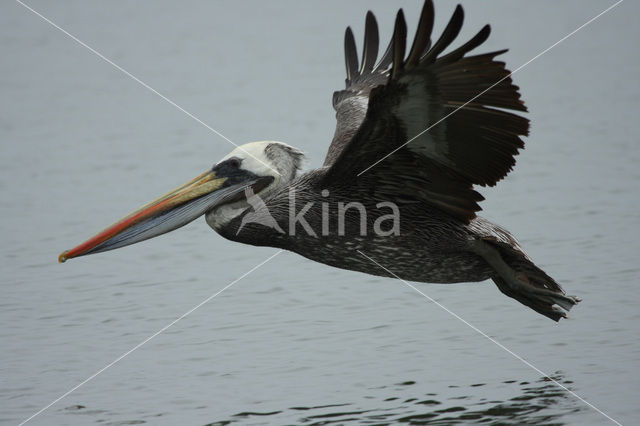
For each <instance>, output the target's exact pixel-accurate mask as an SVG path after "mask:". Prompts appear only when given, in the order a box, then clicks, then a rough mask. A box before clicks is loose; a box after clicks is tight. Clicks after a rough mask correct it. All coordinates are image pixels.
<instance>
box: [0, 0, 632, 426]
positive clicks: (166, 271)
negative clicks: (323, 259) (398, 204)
mask: <svg viewBox="0 0 640 426" xmlns="http://www.w3.org/2000/svg"><path fill="white" fill-rule="evenodd" d="M390 3H391V2H376V3H375V4H374V3H372V2H362V1H360V2H355V1H354V2H345V3H344V4H343V3H342V2H337V1H331V2H327V1H325V2H322V3H306V2H305V3H303V2H294V1H290V2H269V3H266V4H264V3H263V2H232V1H227V2H212V3H210V2H197V3H187V4H183V3H177V2H176V3H173V2H151V1H147V2H115V3H114V2H84V1H82V2H81V1H77V2H56V3H53V2H45V1H32V2H30V3H29V4H30V5H31V6H32V7H34V8H35V9H36V10H38V11H39V12H40V13H42V14H43V15H44V16H46V17H48V18H49V19H51V20H52V21H54V22H55V23H57V24H58V25H60V26H62V27H63V28H65V29H66V30H67V31H69V32H70V33H72V34H74V35H76V36H77V37H78V38H80V39H81V40H82V41H84V42H85V43H87V44H88V45H90V46H92V47H94V48H95V49H97V50H98V51H100V52H101V53H103V54H104V55H105V56H107V57H108V58H110V59H112V60H113V61H115V62H116V63H117V64H119V65H120V66H122V67H123V68H125V69H126V70H128V71H129V72H131V73H132V74H134V75H136V76H137V77H139V78H140V79H141V80H143V81H144V82H146V83H147V84H149V85H150V86H152V87H154V88H156V89H157V90H158V91H160V92H161V93H163V94H164V95H166V96H167V97H169V98H170V99H172V100H174V101H175V102H176V103H178V104H179V105H181V106H183V107H184V108H185V109H187V110H188V111H190V112H192V113H193V114H195V115H196V116H198V117H199V118H200V119H202V120H203V121H204V122H206V123H208V124H209V125H211V126H212V127H214V128H216V129H217V130H219V131H220V132H222V133H223V134H225V135H226V136H228V137H229V138H230V139H232V140H233V141H235V142H236V143H244V142H248V141H252V140H262V139H277V140H283V141H285V142H288V143H290V144H292V145H295V146H298V147H300V148H302V149H303V150H305V151H306V152H307V153H308V155H309V157H310V158H311V162H310V165H309V166H310V167H314V166H318V165H319V164H321V161H322V159H323V156H324V154H325V152H326V149H327V147H328V144H329V141H330V138H331V135H332V133H333V127H334V118H333V111H332V109H331V105H330V100H331V93H332V91H333V90H335V89H337V88H340V87H342V85H343V79H344V65H343V57H342V36H343V31H344V28H345V27H346V26H347V25H352V26H353V28H354V30H355V33H356V34H357V40H358V42H360V40H361V35H362V31H363V26H364V14H365V12H366V10H367V9H368V8H371V9H373V10H374V11H375V13H376V15H377V17H378V20H379V22H380V25H381V30H382V37H383V39H384V40H387V39H388V37H389V35H390V32H391V26H392V22H393V16H394V13H395V9H396V8H397V7H398V6H400V5H401V6H403V7H404V8H405V12H406V14H407V17H408V21H409V24H410V28H414V27H415V23H416V21H417V18H418V14H419V5H418V4H417V3H416V2H402V4H397V5H393V4H390ZM610 4H612V2H609V1H590V2H585V1H578V0H572V1H566V2H562V3H557V2H545V3H540V2H524V1H518V2H514V1H506V0H505V1H499V2H498V1H492V2H464V7H465V11H466V12H467V13H466V26H465V29H464V30H463V33H462V38H466V37H469V36H471V35H472V34H473V33H474V32H475V31H477V30H478V29H479V28H480V27H481V26H482V25H484V24H485V23H487V22H490V23H492V26H493V29H494V31H493V34H492V37H491V38H490V40H489V41H488V43H487V44H486V46H485V47H484V51H489V50H490V49H499V48H503V47H509V48H511V51H510V52H509V53H507V54H506V55H504V56H503V57H504V58H505V60H506V61H507V63H508V64H509V67H510V68H511V69H515V68H516V67H518V66H519V65H521V64H523V63H525V62H526V61H528V60H529V59H531V58H532V57H534V56H535V55H537V54H538V53H539V52H541V51H542V50H544V49H545V48H547V47H548V46H550V45H551V44H553V43H554V42H556V41H557V40H559V39H560V38H562V37H564V36H565V35H566V34H568V33H569V32H570V31H572V30H574V29H575V28H577V27H578V26H580V25H581V24H583V23H584V22H586V21H587V20H588V19H590V18H592V17H593V16H595V15H597V14H598V13H599V12H600V11H602V10H604V9H605V8H606V7H607V6H609V5H610ZM436 6H437V9H436V13H437V15H438V16H437V20H436V29H437V30H440V29H442V28H443V26H444V24H445V22H446V19H448V17H449V15H450V13H451V11H452V9H453V3H449V2H438V4H437V5H436ZM639 14H640V6H639V5H638V3H637V2H633V1H626V2H624V3H622V4H621V5H620V6H618V7H617V8H615V9H613V10H612V11H611V12H610V13H608V14H607V15H605V16H603V17H602V18H600V19H599V20H597V21H596V22H594V23H593V24H591V25H590V26H588V27H586V28H585V29H583V30H582V31H580V32H579V33H577V34H576V35H575V36H573V37H572V38H570V39H568V40H566V41H565V42H563V43H562V44H560V45H559V46H557V47H556V48H554V49H553V50H551V51H550V52H548V53H547V54H545V55H543V56H542V57H540V58H539V59H537V60H536V61H534V62H533V63H531V64H529V65H528V66H526V67H525V68H523V69H522V70H521V71H519V72H518V73H517V74H516V76H515V80H516V83H517V84H518V85H520V87H521V88H522V93H523V94H524V99H525V100H526V102H527V105H528V106H529V108H530V111H531V113H530V114H529V115H528V116H529V117H530V118H531V120H532V134H531V137H529V138H528V139H527V140H526V144H527V149H526V150H525V151H523V153H522V154H521V155H520V156H519V158H518V165H517V167H516V169H515V170H514V172H513V173H512V174H510V175H509V177H508V178H507V179H506V180H505V181H503V182H501V183H500V184H499V185H498V186H497V187H496V188H493V189H485V190H483V191H482V192H483V194H484V195H485V196H486V198H487V200H486V201H485V202H484V203H483V208H484V210H485V211H484V213H483V214H484V216H486V217H488V218H489V219H491V220H494V221H496V222H497V223H500V224H502V225H503V226H505V227H507V228H508V229H510V230H511V231H512V232H513V233H514V234H515V235H517V236H518V237H519V239H520V240H521V242H522V243H523V244H524V246H525V247H526V248H527V250H528V252H529V254H530V255H531V257H532V258H533V259H535V260H536V262H537V263H538V264H539V265H540V266H541V267H543V268H544V269H545V270H546V271H547V272H548V273H550V274H551V275H553V276H554V277H555V278H556V279H557V280H558V281H559V282H561V283H562V285H563V286H564V287H565V289H567V290H568V292H569V293H570V294H576V295H579V296H580V297H582V298H583V299H584V301H583V302H582V303H581V304H580V305H579V306H578V307H577V308H576V309H574V311H572V312H571V318H570V319H569V320H566V321H561V322H560V323H559V324H555V323H553V322H552V321H550V320H548V319H546V318H544V317H542V316H540V315H538V314H536V313H535V312H533V311H531V310H529V309H528V308H525V307H523V306H521V305H520V304H518V303H517V302H515V301H514V300H512V299H508V298H506V297H504V296H503V295H502V294H501V293H499V291H498V290H497V289H496V288H495V286H494V285H493V283H491V282H484V283H468V284H457V285H429V284H417V286H418V288H419V289H420V290H421V291H423V292H425V293H426V294H428V295H429V296H430V297H433V298H434V299H435V300H437V301H438V302H439V303H441V304H443V305H444V306H446V307H447V308H448V309H450V310H451V311H453V312H455V313H456V314H458V315H459V316H460V317H462V318H464V319H465V320H466V321H468V322H469V323H471V324H473V325H474V326H476V327H477V328H478V329H480V330H482V331H483V332H484V333H486V334H487V335H489V336H492V337H493V338H495V339H496V340H497V341H499V342H500V343H501V344H503V345H504V346H506V347H507V348H509V349H510V350H512V351H513V352H514V353H516V354H518V355H519V356H521V357H522V358H524V359H526V360H527V361H529V362H530V363H532V364H533V365H535V366H536V367H538V368H539V369H540V370H541V371H543V372H544V373H546V374H548V375H550V376H552V377H553V378H554V379H555V380H557V381H558V382H559V383H562V384H563V385H564V386H566V387H567V388H569V389H571V390H573V391H574V392H576V393H577V394H578V395H580V396H581V397H582V398H584V399H585V400H587V401H589V402H591V403H592V404H594V405H595V406H596V407H598V408H599V409H600V410H602V411H603V412H605V413H607V414H608V415H609V416H611V417H613V418H614V419H616V420H617V421H619V422H621V423H623V424H637V423H638V422H640V408H639V407H638V391H639V390H640V374H639V373H638V370H639V368H640V339H639V337H640V336H639V333H638V325H639V321H640V312H639V310H638V303H639V302H640V291H639V290H638V284H639V283H638V281H639V278H640V265H639V257H640V256H639V254H640V238H639V237H640V235H639V233H638V230H637V229H638V228H637V227H638V225H639V219H640V214H639V213H638V211H639V208H640V191H639V185H638V182H640V171H639V170H638V164H640V148H639V141H638V130H637V128H638V117H639V116H638V106H639V105H640V85H639V84H638V76H639V75H640V57H639V54H638V40H640V29H639V27H638V25H637V17H638V16H639ZM0 63H1V64H2V67H1V68H2V73H1V74H0V93H1V94H2V96H1V98H0V111H1V114H0V135H1V136H0V141H1V143H2V155H1V157H0V173H1V175H0V176H1V180H0V189H1V192H0V212H1V217H2V221H0V232H1V235H2V245H1V248H0V265H1V268H2V287H1V297H0V321H1V322H0V325H1V327H0V345H1V346H0V369H1V370H0V422H1V423H3V424H16V423H19V422H21V421H23V420H25V419H26V418H28V417H29V416H31V415H32V414H34V413H36V412H37V411H38V410H40V409H41V408H43V407H45V406H46V405H48V404H49V403H51V402H52V401H53V400H55V399H56V398H58V397H59V396H61V395H62V394H64V393H65V392H66V391H68V390H70V389H71V388H73V387H74V386H76V385H78V384H79V383H81V382H82V381H83V380H85V379H86V378H88V377H89V376H91V375H92V374H94V373H95V372H97V371H98V370H100V369H101V368H103V367H104V366H106V365H108V364H109V363H111V362H112V361H114V360H115V359H116V358H118V357H119V356H120V355H122V354H124V353H125V352H127V351H128V350H130V349H132V348H133V347H134V346H136V345H137V344H139V343H140V342H142V341H144V340H145V339H146V338H148V337H149V336H151V335H153V334H154V333H156V332H157V331H158V330H160V329H161V328H162V327H164V326H166V325H167V324H169V323H171V322H172V321H173V320H175V319H176V318H178V317H179V316H181V315H182V314H184V313H185V312H187V311H189V310H190V309H191V308H193V307H194V306H196V305H197V304H199V303H200V302H202V301H203V300H205V299H206V298H207V297H209V296H211V295H213V294H214V293H216V292H218V291H219V290H220V289H222V288H223V287H225V286H226V285H228V284H229V283H231V282H232V281H234V280H236V279H237V278H239V277H241V276H242V275H243V274H244V273H246V272H247V271H249V270H250V269H251V268H253V267H254V266H256V265H257V264H258V263H260V262H262V261H264V260H265V259H267V258H268V257H269V256H272V255H273V254H275V253H276V250H275V249H269V248H255V247H247V246H242V245H239V244H235V243H231V242H229V241H226V240H224V239H222V238H220V237H219V236H218V235H216V234H215V233H214V232H213V231H212V230H211V229H209V227H208V226H207V225H206V223H205V222H204V220H197V221H196V222H194V223H192V224H190V225H188V226H187V227H185V228H183V229H181V230H179V231H176V232H174V233H171V234H168V235H166V236H163V237H159V238H157V239H154V240H151V241H147V242H144V243H141V244H138V245H135V246H132V247H127V248H123V249H120V250H116V251H113V252H109V253H105V254H99V255H95V256H88V257H84V258H80V259H74V260H72V261H70V262H68V263H66V264H64V265H59V264H58V263H57V262H56V257H57V255H58V253H59V252H60V251H62V250H64V249H68V248H71V247H73V246H75V245H76V244H78V243H80V242H81V241H83V240H85V239H86V238H88V237H89V236H91V235H93V234H94V233H95V232H97V231H99V230H100V229H102V228H104V227H105V226H107V225H108V224H110V223H112V222H113V221H115V220H116V219H118V218H119V217H121V216H123V215H124V214H126V213H128V212H129V211H131V210H133V209H134V208H137V207H138V206H139V205H141V204H143V203H144V202H146V201H148V200H150V199H153V198H155V197H156V196H158V195H160V194H162V193H164V192H166V191H167V190H169V189H171V188H173V187H175V186H177V185H179V184H181V183H183V182H185V181H186V180H188V179H190V178H191V177H193V176H195V175H196V174H199V173H201V172H202V171H204V170H205V169H206V168H208V167H210V166H211V164H213V163H214V162H215V161H217V160H218V159H219V158H221V157H222V156H224V155H225V154H226V153H227V152H229V151H230V150H231V149H232V148H233V146H232V145H231V144H229V143H228V142H227V141H225V140H224V139H222V138H220V137H219V136H216V135H215V134H213V133H212V132H210V131H209V130H207V129H206V128H205V127H203V126H202V125H200V124H198V123H197V122H196V121H194V120H193V119H191V118H189V117H188V116H186V115H185V114H184V113H182V112H180V111H179V110H177V109H176V108H175V107H173V106H171V105H170V104H168V103H167V102H165V101H164V100H162V99H160V98H159V97H158V96H157V95H155V94H153V93H151V92H150V91H149V90H147V89H145V88H144V87H142V86H141V85H140V84H138V83H136V82H135V81H133V80H132V79H131V78H129V77H127V76H126V75H124V74H123V73H122V72H120V71H118V70H116V69H114V68H113V67H112V66H111V65H109V64H107V63H106V62H104V61H103V60H101V59H100V58H98V57H97V56H96V55H94V54H93V53H91V52H90V51H88V50H87V49H86V48H84V47H82V46H80V45H78V44H77V43H76V42H74V41H73V40H71V39H70V38H69V37H67V36H66V35H64V34H63V33H61V32H60V31H58V30H56V29H55V28H53V27H52V26H50V25H49V24H47V23H46V22H44V21H43V20H42V19H41V18H39V17H37V16H35V15H34V14H33V13H31V12H30V11H28V10H27V9H25V8H24V7H22V6H21V5H20V4H18V3H14V2H11V1H7V2H3V3H2V5H1V6H0ZM229 422H232V423H233V422H238V423H240V424H264V423H267V424H328V423H331V422H335V423H337V424H350V423H361V424H384V423H390V422H406V423H414V424H420V423H426V422H434V423H437V424H456V423H458V422H459V423H474V422H477V423H490V424H493V423H495V424H498V423H499V424H525V423H526V424H536V423H538V424H579V425H583V424H611V423H610V421H609V420H608V419H607V418H606V417H604V416H603V415H601V414H600V413H598V412H597V411H595V410H594V409H593V408H590V407H589V406H587V405H586V404H585V403H583V402H581V401H580V400H578V399H576V398H575V397H574V396H572V395H570V394H568V393H567V392H565V391H563V390H562V389H560V388H559V387H558V386H556V385H555V384H554V383H553V382H551V381H549V380H548V379H546V378H545V377H544V375H542V374H540V373H539V372H536V371H535V370H533V369H532V368H530V367H529V366H527V365H525V364H524V363H523V362H521V361H520V360H518V359H516V358H514V357H513V356H512V355H510V354H509V353H507V352H505V351H504V350H503V349H501V348H499V347H498V346H496V345H495V344H494V343H492V342H490V341H489V340H487V339H486V338H485V337H483V336H481V335H480V334H478V333H477V332H475V331H474V330H472V329H471V328H469V327H468V326H467V325H465V324H464V323H462V322H460V321H459V320H457V319H455V318H454V317H453V316H452V315H451V314H449V313H447V312H446V311H444V310H443V309H441V308H440V307H438V306H437V305H435V304H434V303H432V302H430V301H429V300H427V299H426V298H424V297H422V296H420V295H419V294H418V293H416V292H415V291H413V290H411V289H410V288H408V287H407V286H405V285H404V284H402V283H401V282H399V281H394V280H389V279H382V278H375V277H371V276H367V275H364V274H359V273H354V272H348V271H342V270H337V269H332V268H330V267H327V266H324V265H320V264H316V263H313V262H310V261H308V260H306V259H303V258H301V257H299V256H296V255H294V254H291V253H282V254H280V255H278V256H276V257H275V258H274V259H273V260H271V261H270V262H268V263H266V264H265V265H264V266H262V267H260V268H259V269H257V270H255V271H254V272H253V273H251V274H250V275H248V276H246V277H245V278H243V279H241V280H240V281H238V282H237V283H236V284H234V285H233V286H232V287H230V288H229V289H227V290H226V291H224V292H223V293H222V294H220V295H219V296H217V297H215V298H213V299H212V300H210V301H209V302H208V303H206V304H204V305H203V306H201V307H200V308H199V309H197V310H195V311H194V312H193V313H191V314H190V315H189V316H187V317H186V318H184V319H182V320H181V321H179V322H178V323H176V324H175V325H173V326H172V327H171V328H169V329H168V330H167V331H165V332H163V333H161V334H159V335H158V336H156V337H155V338H153V339H152V340H150V341H149V342H148V343H146V344H145V345H144V346H142V347H141V348H139V349H138V350H136V351H134V352H132V353H131V354H129V355H127V356H126V357H125V358H123V359H122V360H121V361H119V362H118V363H116V364H114V365H113V366H111V367H110V368H109V369H107V370H105V371H104V372H102V373H101V374H99V375H98V376H96V377H95V378H94V379H93V380H91V381H89V382H87V383H86V384H84V385H83V386H81V387H79V388H78V389H77V390H75V391H74V392H72V393H71V394H69V395H68V396H66V397H65V398H63V399H62V400H60V401H59V402H57V403H56V404H54V405H53V406H51V407H50V408H49V409H47V410H46V411H44V412H42V413H41V414H40V415H38V416H37V417H35V418H34V419H33V420H32V421H31V422H30V423H29V424H34V425H35V424H55V425H63V424H71V425H75V424H93V423H101V424H139V423H149V424H154V425H155V424H160V425H164V424H167V425H170V424H190V425H204V424H209V423H213V424H227V423H229Z"/></svg>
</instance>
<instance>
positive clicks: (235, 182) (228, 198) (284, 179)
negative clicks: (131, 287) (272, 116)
mask: <svg viewBox="0 0 640 426" xmlns="http://www.w3.org/2000/svg"><path fill="white" fill-rule="evenodd" d="M303 161H304V154H303V153H302V151H300V150H298V149H296V148H294V147H292V146H289V145H287V144H285V143H282V142H276V141H262V142H252V143H248V144H245V145H242V146H239V147H237V148H236V149H234V150H233V151H232V152H231V153H230V154H229V155H227V156H225V157H224V158H223V159H222V160H220V161H219V162H218V163H216V164H215V165H214V166H213V167H212V168H211V169H210V170H208V171H206V172H204V173H203V174H201V175H200V176H198V177H196V178H195V179H193V180H191V181H189V182H187V183H186V184H184V185H182V186H181V187H179V188H176V189H175V190H173V191H171V192H169V193H168V194H165V195H164V196H162V197H160V198H159V199H157V200H155V201H153V202H151V203H149V204H147V205H145V206H144V207H142V208H140V209H139V210H136V211H135V212H133V213H131V214H130V215H129V216H127V217H125V218H123V219H121V220H120V221H118V222H117V223H115V224H114V225H112V226H110V227H109V228H107V229H105V230H104V231H102V232H101V233H99V234H98V235H96V236H94V237H93V238H90V239H89V240H87V241H85V242H84V243H82V244H80V245H79V246H77V247H75V248H73V249H71V250H67V251H65V252H63V253H62V254H61V255H60V257H59V258H58V259H59V261H60V262H64V261H65V260H67V259H70V258H72V257H77V256H83V255H86V254H92V253H99V252H103V251H107V250H113V249H115V248H118V247H123V246H126V245H129V244H134V243H137V242H139V241H143V240H146V239H149V238H153V237H155V236H158V235H161V234H164V233H166V232H170V231H173V230H174V229H177V228H179V227H181V226H183V225H186V224H187V223H189V222H191V221H192V220H194V219H196V218H198V217H200V216H202V215H203V214H206V219H207V223H209V225H210V226H211V227H212V228H214V229H215V230H216V231H218V230H219V229H220V227H221V226H223V225H225V224H226V223H228V222H229V221H230V220H232V219H233V218H235V217H237V216H239V215H240V214H242V213H243V212H244V211H245V210H246V209H247V208H249V206H250V204H249V203H248V202H247V195H251V194H253V195H257V196H259V197H260V198H261V199H264V198H265V197H266V196H267V195H268V194H269V193H271V192H273V191H274V190H276V189H278V188H281V187H283V186H284V185H286V184H287V183H288V182H290V181H291V180H293V179H294V178H295V177H296V175H297V173H298V171H299V170H300V168H301V167H302V163H303ZM252 201H255V200H252Z"/></svg>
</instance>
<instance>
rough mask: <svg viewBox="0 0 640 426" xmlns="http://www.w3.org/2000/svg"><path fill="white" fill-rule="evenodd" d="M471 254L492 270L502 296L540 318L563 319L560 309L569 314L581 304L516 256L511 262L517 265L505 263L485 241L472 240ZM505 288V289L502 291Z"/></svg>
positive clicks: (530, 264) (527, 261)
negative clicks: (508, 297)
mask: <svg viewBox="0 0 640 426" xmlns="http://www.w3.org/2000/svg"><path fill="white" fill-rule="evenodd" d="M472 250H473V251H474V252H475V253H476V254H478V255H480V256H482V258H483V259H484V260H485V261H486V262H487V263H488V264H489V265H490V266H491V267H492V268H493V269H494V270H495V272H496V275H497V276H494V277H492V278H493V280H494V281H495V282H496V284H497V285H498V288H500V290H501V291H502V292H503V293H505V294H507V295H508V296H510V297H513V298H515V299H517V300H518V301H520V302H521V303H524V304H525V305H527V306H530V307H532V308H533V309H535V310H536V311H538V312H540V313H542V314H543V315H547V316H549V317H550V318H552V319H556V320H557V318H560V317H566V313H565V312H564V311H563V310H562V309H560V307H561V308H563V309H565V310H567V311H568V310H570V309H571V308H572V307H573V306H574V305H575V304H576V303H578V302H579V301H580V299H578V298H577V297H573V296H567V295H565V294H564V292H563V291H562V289H561V288H560V287H559V285H558V284H557V283H555V281H553V280H552V279H551V278H550V277H549V276H548V275H546V274H545V273H544V272H543V271H542V270H541V269H539V268H538V267H537V266H535V264H533V262H531V261H530V260H529V259H528V258H526V257H525V256H523V255H522V254H521V253H519V252H515V251H513V252H512V255H513V254H516V253H517V254H516V255H517V256H518V257H519V259H518V261H517V262H513V263H514V264H517V265H516V266H515V267H512V266H511V265H509V264H508V263H507V262H506V261H505V260H504V258H503V256H502V254H501V253H500V249H499V248H498V247H496V246H494V245H493V244H491V243H489V242H487V241H484V240H482V239H476V240H474V241H473V243H472ZM505 284H506V286H508V288H503V287H504V285H505ZM545 287H548V288H545ZM554 287H555V288H554ZM550 288H551V289H550ZM554 305H558V306H554Z"/></svg>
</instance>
